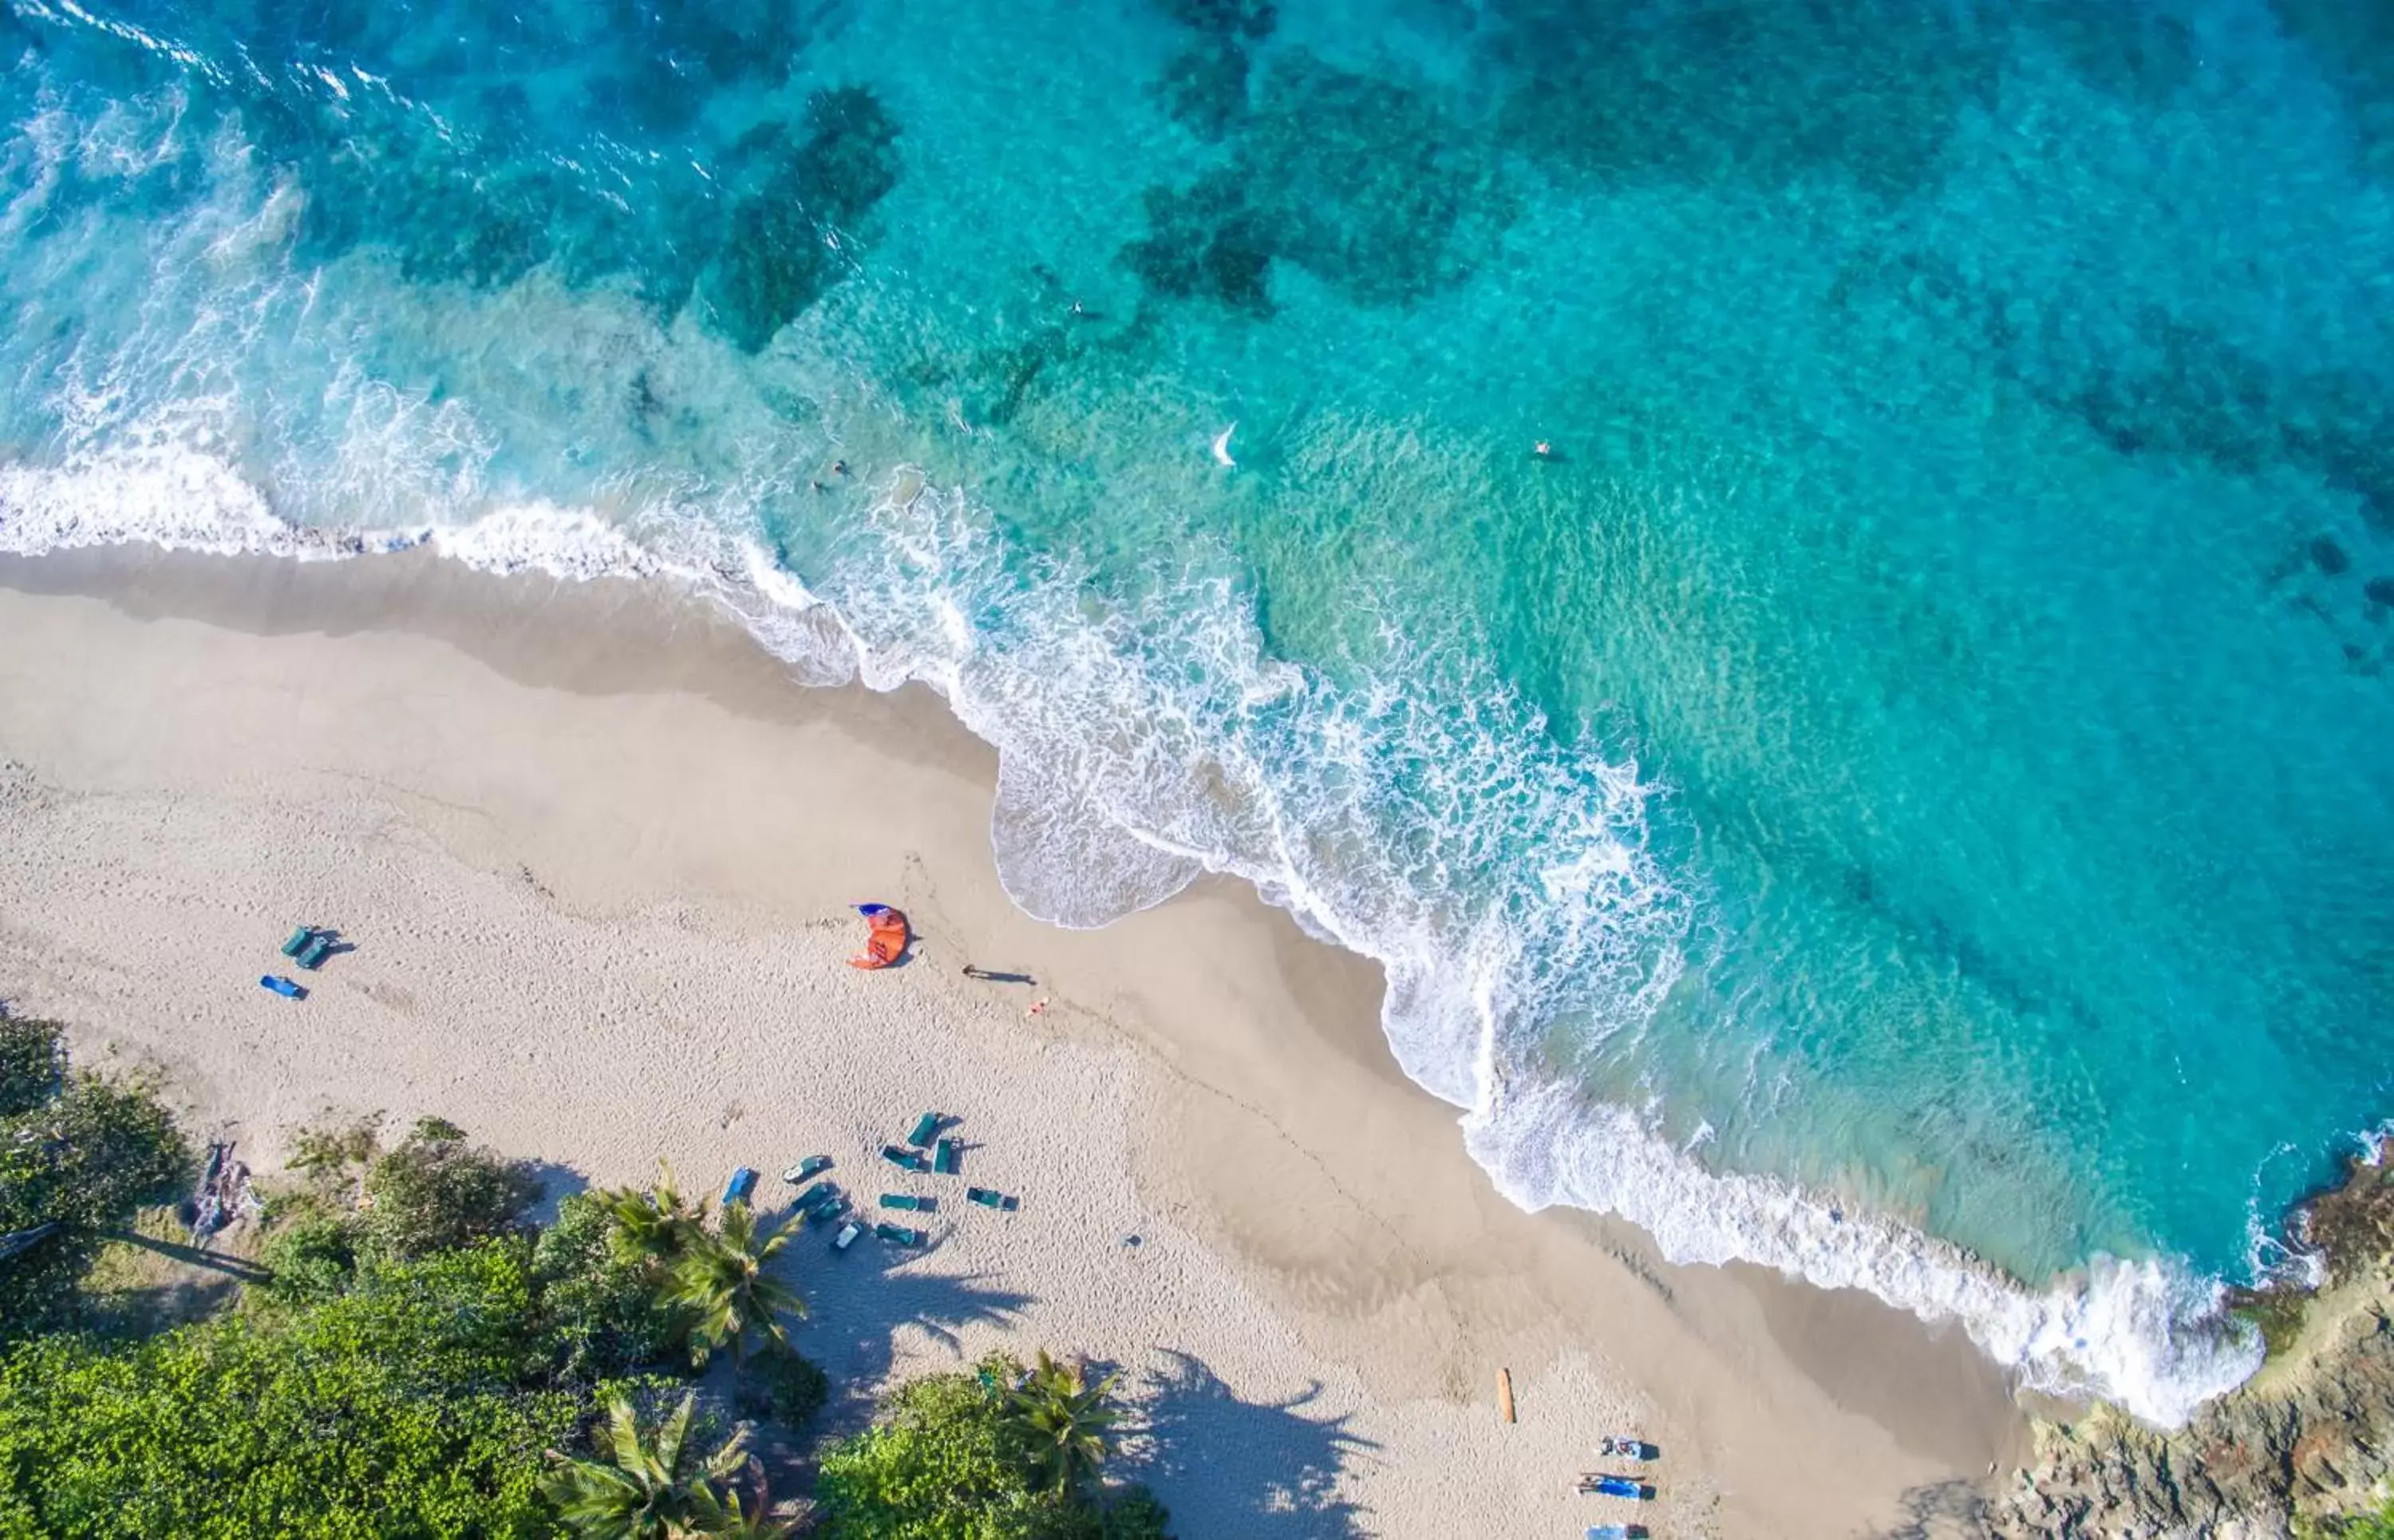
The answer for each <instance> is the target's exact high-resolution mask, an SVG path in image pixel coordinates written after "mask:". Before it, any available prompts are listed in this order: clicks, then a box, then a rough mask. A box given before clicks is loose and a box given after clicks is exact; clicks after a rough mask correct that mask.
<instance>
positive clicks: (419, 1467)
mask: <svg viewBox="0 0 2394 1540" xmlns="http://www.w3.org/2000/svg"><path fill="white" fill-rule="evenodd" d="M540 1342H541V1333H540V1324H539V1320H538V1315H537V1312H536V1310H535V1296H534V1290H533V1281H532V1276H531V1272H530V1268H529V1257H528V1248H527V1247H526V1246H525V1245H524V1244H521V1243H520V1242H515V1241H493V1242H488V1243H484V1244H480V1245H477V1246H474V1247H472V1248H470V1249H467V1250H464V1251H460V1252H457V1253H454V1254H451V1255H446V1256H441V1257H434V1258H431V1259H429V1260H427V1261H423V1262H415V1263H404V1264H393V1265H390V1266H388V1267H386V1268H382V1269H378V1270H371V1271H369V1273H368V1274H367V1275H366V1276H365V1277H364V1278H362V1281H361V1282H360V1283H359V1285H358V1287H357V1288H356V1289H354V1290H353V1291H352V1292H350V1293H349V1294H346V1295H343V1296H339V1297H337V1298H334V1299H331V1300H329V1301H326V1302H324V1303H322V1304H319V1305H315V1306H311V1307H309V1308H306V1309H302V1310H294V1311H288V1312H269V1313H262V1314H261V1313H256V1312H237V1313H233V1314H230V1315H226V1316H222V1317H219V1318H217V1319H216V1320H214V1321H210V1322H207V1323H201V1324H198V1325H193V1326H186V1327H182V1328H178V1329H177V1330H175V1331H171V1332H168V1333H165V1334H164V1335H162V1336H157V1337H153V1338H151V1339H150V1340H148V1341H146V1342H142V1343H139V1344H136V1345H131V1346H115V1347H112V1346H108V1345H104V1344H100V1343H97V1342H94V1341H91V1340H89V1339H86V1338H80V1337H72V1336H51V1337H46V1338H42V1339H39V1340H37V1341H34V1342H32V1343H29V1344H26V1345H24V1346H22V1347H20V1348H19V1349H17V1350H16V1351H15V1352H14V1353H13V1354H12V1355H11V1356H9V1357H8V1358H7V1359H6V1360H5V1361H0V1533H27V1534H34V1533H39V1534H53V1535H60V1536H83V1535H94V1536H97V1535H122V1534H160V1535H164V1534H172V1535H178V1536H192V1537H197V1540H215V1537H219V1536H221V1537H225V1540H231V1537H234V1536H243V1537H246V1536H252V1535H260V1534H275V1535H296V1536H315V1535H323V1536H333V1535H341V1536H351V1535H363V1534H373V1535H441V1534H455V1535H464V1534H479V1535H492V1536H518V1535H522V1536H530V1535H535V1534H545V1533H549V1531H550V1528H551V1525H550V1521H549V1520H548V1518H547V1517H546V1507H545V1505H544V1504H543V1503H542V1501H541V1499H540V1497H539V1495H538V1493H537V1491H536V1486H537V1482H538V1480H539V1477H540V1474H541V1471H542V1468H543V1463H542V1451H543V1450H544V1449H546V1448H547V1447H549V1446H550V1445H552V1444H555V1443H557V1442H559V1441H562V1440H563V1439H565V1438H567V1437H568V1436H570V1435H571V1434H572V1431H573V1428H574V1427H575V1425H576V1422H577V1420H578V1403H577V1400H576V1398H574V1397H573V1396H572V1395H569V1394H566V1393H562V1392H559V1391H555V1390H549V1389H539V1388H537V1386H536V1384H535V1383H533V1382H535V1381H536V1380H537V1378H538V1377H539V1376H540V1375H542V1373H543V1365H542V1362H541V1350H540Z"/></svg>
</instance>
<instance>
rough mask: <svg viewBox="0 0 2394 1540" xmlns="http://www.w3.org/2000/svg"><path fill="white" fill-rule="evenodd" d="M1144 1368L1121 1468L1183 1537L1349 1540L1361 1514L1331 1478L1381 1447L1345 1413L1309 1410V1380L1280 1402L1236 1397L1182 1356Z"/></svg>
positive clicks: (1313, 1392) (1358, 1530) (1315, 1391)
mask: <svg viewBox="0 0 2394 1540" xmlns="http://www.w3.org/2000/svg"><path fill="white" fill-rule="evenodd" d="M1167 1352H1168V1356H1170V1357H1171V1359H1172V1360H1173V1361H1174V1367H1173V1368H1171V1369H1168V1370H1165V1371H1163V1372H1161V1373H1155V1374H1151V1375H1149V1376H1148V1377H1147V1380H1146V1382H1145V1384H1144V1385H1143V1386H1141V1387H1140V1394H1139V1396H1138V1401H1139V1404H1140V1406H1141V1410H1142V1412H1143V1414H1144V1416H1143V1426H1142V1427H1141V1428H1139V1429H1138V1430H1137V1431H1136V1432H1135V1433H1134V1434H1133V1435H1132V1436H1131V1437H1130V1438H1129V1439H1127V1440H1126V1441H1125V1451H1124V1454H1125V1460H1124V1464H1125V1467H1126V1468H1127V1472H1126V1473H1127V1474H1130V1475H1132V1476H1135V1477H1137V1478H1138V1479H1139V1480H1142V1481H1146V1482H1147V1483H1148V1484H1149V1485H1150V1486H1151V1487H1153V1488H1154V1489H1155V1492H1156V1495H1157V1496H1159V1497H1161V1498H1162V1499H1163V1500H1164V1503H1165V1505H1166V1506H1167V1507H1170V1508H1171V1509H1172V1512H1173V1518H1174V1520H1175V1521H1176V1523H1177V1525H1178V1527H1179V1528H1181V1529H1182V1531H1183V1532H1184V1533H1198V1534H1217V1533H1218V1534H1240V1535H1252V1536H1256V1537H1257V1540H1300V1537H1301V1540H1348V1537H1349V1536H1359V1535H1361V1534H1362V1533H1364V1531H1363V1529H1362V1527H1361V1518H1362V1510H1361V1509H1360V1508H1358V1507H1356V1505H1355V1504H1353V1503H1351V1502H1349V1501H1348V1500H1347V1499H1346V1498H1345V1497H1342V1496H1341V1495H1339V1492H1338V1475H1339V1472H1340V1471H1341V1470H1342V1469H1343V1468H1345V1467H1346V1465H1347V1462H1348V1461H1349V1460H1350V1459H1352V1458H1354V1457H1355V1456H1357V1455H1359V1454H1367V1453H1369V1452H1371V1451H1374V1450H1376V1449H1377V1448H1378V1447H1379V1445H1377V1444H1375V1443H1374V1442H1372V1441H1370V1440H1368V1439H1365V1438H1362V1437H1361V1436H1360V1435H1358V1434H1355V1433H1352V1432H1349V1431H1348V1428H1347V1423H1348V1419H1347V1418H1346V1417H1343V1416H1322V1415H1309V1414H1308V1412H1307V1408H1308V1407H1309V1405H1310V1403H1311V1402H1313V1401H1314V1400H1315V1398H1316V1397H1318V1396H1319V1395H1320V1394H1321V1393H1322V1387H1321V1386H1320V1385H1319V1384H1318V1383H1317V1384H1315V1385H1313V1386H1311V1387H1309V1388H1308V1389H1306V1391H1305V1392H1304V1393H1303V1394H1301V1395H1297V1396H1293V1397H1291V1398H1289V1399H1288V1400H1286V1401H1282V1402H1251V1401H1242V1400H1240V1399H1239V1397H1238V1396H1237V1395H1236V1394H1234V1393H1233V1392H1232V1391H1231V1389H1230V1387H1229V1386H1228V1385H1225V1384H1224V1383H1223V1382H1222V1380H1221V1377H1220V1376H1219V1375H1216V1374H1215V1373H1214V1372H1213V1370H1211V1369H1209V1368H1207V1367H1206V1366H1205V1365H1204V1363H1203V1362H1200V1361H1199V1360H1197V1359H1195V1358H1192V1357H1190V1355H1189V1354H1187V1353H1181V1352H1169V1350H1168V1349H1167Z"/></svg>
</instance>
